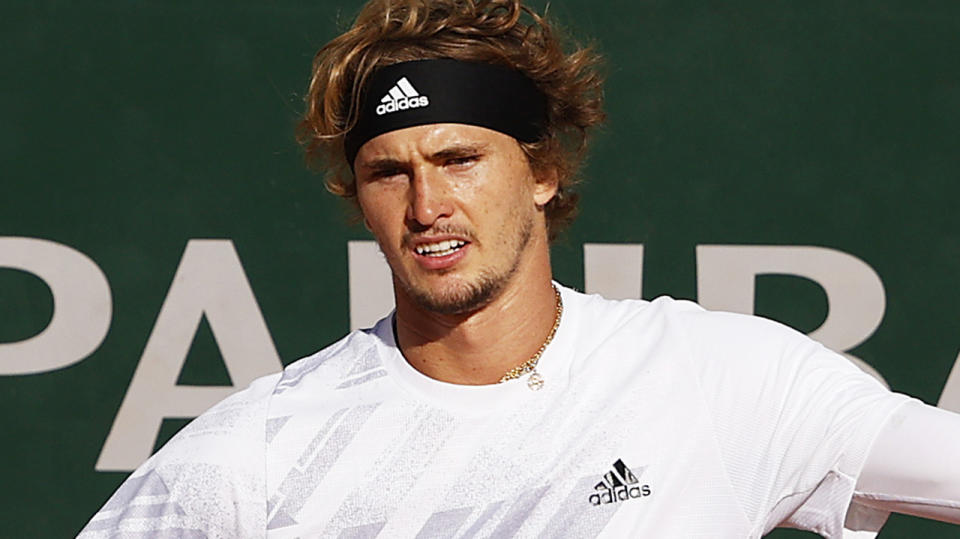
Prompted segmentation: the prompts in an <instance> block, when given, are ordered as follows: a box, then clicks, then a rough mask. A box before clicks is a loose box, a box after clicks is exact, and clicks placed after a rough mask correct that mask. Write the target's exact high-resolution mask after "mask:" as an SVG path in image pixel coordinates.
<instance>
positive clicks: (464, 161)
mask: <svg viewBox="0 0 960 539" xmlns="http://www.w3.org/2000/svg"><path fill="white" fill-rule="evenodd" d="M478 159H480V156H479V155H463V156H458V157H451V158H449V159H447V160H446V161H444V165H445V166H448V167H454V168H465V167H468V166H470V165H472V164H474V163H475V162H477V160H478Z"/></svg>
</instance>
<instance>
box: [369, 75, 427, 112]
mask: <svg viewBox="0 0 960 539" xmlns="http://www.w3.org/2000/svg"><path fill="white" fill-rule="evenodd" d="M429 104H430V99H429V98H427V96H425V95H420V93H419V92H417V89H416V88H414V87H413V85H412V84H410V81H408V80H407V77H401V78H400V80H398V81H397V83H396V84H394V85H393V87H391V88H390V91H389V92H387V95H385V96H383V99H381V100H380V104H379V105H377V116H383V115H384V114H390V113H391V112H396V111H398V110H407V109H416V108H420V107H426V106H428V105H429Z"/></svg>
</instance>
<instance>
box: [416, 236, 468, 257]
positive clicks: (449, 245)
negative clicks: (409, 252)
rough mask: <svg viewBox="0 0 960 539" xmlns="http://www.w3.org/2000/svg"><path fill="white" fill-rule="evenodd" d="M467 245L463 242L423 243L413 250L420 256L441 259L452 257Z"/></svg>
mask: <svg viewBox="0 0 960 539" xmlns="http://www.w3.org/2000/svg"><path fill="white" fill-rule="evenodd" d="M466 245H467V242H466V241H463V240H443V241H437V242H432V243H421V244H418V245H417V246H415V247H414V248H413V250H414V251H416V253H417V254H418V255H420V256H426V257H430V258H441V257H444V256H450V255H452V254H453V253H455V252H457V251H459V250H460V249H463V247H464V246H466Z"/></svg>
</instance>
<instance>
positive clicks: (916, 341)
mask: <svg viewBox="0 0 960 539" xmlns="http://www.w3.org/2000/svg"><path fill="white" fill-rule="evenodd" d="M356 10H357V5H356V4H355V3H348V2H340V3H334V2H325V1H314V2H301V1H289V0H287V1H277V2H271V3H267V2H251V1H244V2H222V1H221V2H202V3H180V2H170V3H165V2H155V1H147V0H141V1H119V0H104V1H99V2H81V3H77V2H65V1H58V0H48V1H38V2H4V9H3V16H2V17H0V182H2V183H0V185H2V187H3V189H2V191H0V193H2V194H0V236H7V237H9V236H20V237H29V238H41V239H47V240H51V241H54V242H57V243H60V244H63V245H67V246H70V247H72V248H73V249H76V250H79V251H81V252H83V253H84V254H86V255H87V256H88V257H89V258H90V259H92V260H93V261H94V262H95V263H96V264H97V266H99V268H100V269H101V270H102V271H103V273H104V274H105V275H106V277H107V278H108V280H109V284H110V290H111V292H112V305H113V312H112V317H111V324H110V330H109V333H108V334H107V336H106V339H105V340H104V341H103V343H102V344H101V345H100V346H99V347H98V348H97V349H96V351H95V352H94V353H92V354H91V355H90V356H89V357H87V358H86V359H85V360H83V361H81V362H79V363H75V364H73V365H72V366H69V367H66V368H62V369H58V370H53V371H49V372H44V373H37V374H26V375H8V376H0V406H2V407H3V409H4V410H5V413H4V414H3V418H2V420H0V421H2V423H0V432H2V433H3V434H2V439H3V443H2V444H0V461H2V463H3V464H2V475H0V477H2V478H3V481H2V483H3V486H2V487H0V536H3V537H67V536H72V535H73V534H75V533H76V532H77V531H78V530H79V529H80V528H81V527H82V525H83V524H84V523H85V522H86V520H87V519H88V518H89V517H90V516H91V515H92V514H93V513H94V512H95V511H96V509H98V508H99V507H100V506H101V505H102V504H103V502H104V501H105V500H106V498H107V497H108V496H109V494H110V493H111V492H112V491H113V490H114V489H115V488H116V487H117V485H118V484H119V483H120V482H121V481H122V480H123V478H124V477H125V476H126V474H125V473H121V472H98V471H96V470H95V469H94V466H95V463H96V461H97V457H98V455H99V453H100V451H101V448H102V447H103V444H104V440H105V438H106V436H107V433H108V431H109V430H110V427H111V424H112V423H113V420H114V417H115V415H116V413H117V409H118V407H119V406H120V403H121V400H122V399H123V396H124V394H125V392H126V390H127V387H128V385H129V384H130V380H131V377H132V376H133V372H134V369H135V368H136V366H137V362H138V360H139V358H140V357H141V354H142V353H143V350H144V347H145V345H146V342H147V338H148V336H149V335H150V333H151V330H152V328H153V327H154V324H155V322H156V320H157V316H158V313H159V311H160V307H161V304H162V302H163V300H164V297H165V296H166V294H167V292H168V290H169V289H170V287H171V282H172V280H173V276H174V272H175V271H176V269H177V265H178V262H179V261H180V258H181V255H182V254H183V251H184V248H185V246H186V243H187V241H188V240H190V239H193V238H224V239H230V240H232V242H233V244H234V245H235V247H236V250H237V253H238V255H239V258H240V260H241V261H242V264H243V269H244V271H245V272H246V275H247V277H248V279H249V281H250V286H251V289H252V290H253V292H254V293H255V295H256V298H257V301H258V304H259V307H260V309H261V311H262V313H263V317H264V319H265V321H266V324H267V327H268V328H269V330H270V334H271V335H272V338H273V342H274V344H275V345H276V348H277V350H278V352H279V354H280V357H281V358H282V360H283V362H284V363H289V362H291V361H293V360H295V359H297V358H298V357H301V356H304V355H307V354H309V353H312V352H313V351H315V350H317V349H319V348H321V347H323V346H324V345H326V344H328V343H330V342H332V341H334V340H336V339H338V338H339V337H340V336H341V335H343V334H344V333H345V332H346V331H347V330H348V328H349V318H348V315H349V310H348V309H349V308H348V305H349V298H348V287H347V282H348V274H347V248H346V242H347V241H348V240H358V239H369V238H368V236H367V235H366V233H365V232H364V231H363V230H362V228H360V227H356V226H353V225H350V224H349V223H348V219H347V217H348V215H349V211H348V209H347V207H346V206H345V205H344V204H342V203H341V202H340V201H338V200H336V199H335V198H334V197H333V196H331V195H328V194H326V193H325V191H324V189H323V187H322V185H321V182H320V179H319V178H318V177H317V176H316V175H313V174H311V173H309V172H307V171H306V170H305V169H304V167H303V166H302V156H301V153H300V150H299V148H298V147H297V145H296V144H295V142H294V141H293V137H292V130H293V127H294V125H295V123H296V120H297V115H298V113H299V111H300V109H301V104H302V101H301V96H302V93H303V91H304V88H305V86H306V82H307V76H308V70H309V66H310V61H311V58H312V56H313V53H314V52H315V50H316V49H317V48H318V47H319V46H320V45H322V44H323V43H324V42H326V41H327V40H328V39H330V38H331V37H333V36H334V35H335V34H336V30H337V29H338V28H342V27H343V26H344V25H346V24H347V23H348V22H349V20H350V19H351V18H352V16H353V15H354V14H355V12H356ZM550 11H551V13H552V14H553V15H554V16H555V17H556V18H558V19H559V20H560V21H562V22H563V23H564V24H565V25H566V26H568V27H569V28H571V29H572V31H573V33H574V34H575V35H577V36H579V37H581V38H583V39H584V40H592V41H595V42H596V46H597V47H598V48H599V49H600V50H601V51H602V52H603V53H604V54H605V55H606V57H607V59H608V64H607V72H608V79H609V83H608V86H607V90H606V95H607V98H608V113H609V123H608V126H607V127H606V128H605V129H604V130H603V131H602V132H600V133H599V135H598V136H597V138H596V141H595V142H596V144H595V146H594V150H593V152H592V157H591V159H590V161H589V164H588V166H587V168H586V174H585V176H586V178H587V181H586V182H585V183H584V184H583V185H582V187H581V192H582V193H583V204H582V212H581V217H580V218H579V220H578V221H577V222H576V224H575V225H574V227H573V228H572V229H571V230H570V231H569V233H567V234H566V235H565V236H564V237H563V238H561V240H560V241H559V242H558V243H557V245H556V246H555V248H554V267H555V274H556V277H557V278H558V280H560V281H561V282H564V283H567V284H570V285H573V286H575V287H579V288H582V287H583V286H584V276H583V271H584V270H583V265H584V263H583V247H582V246H583V244H584V243H598V242H599V243H642V244H644V246H645V262H644V277H643V279H644V281H643V295H644V297H646V298H652V297H655V296H657V295H661V294H670V295H673V296H678V297H688V298H696V297H697V286H696V283H697V275H696V255H695V248H696V246H697V245H703V244H764V245H787V246H790V245H817V246H825V247H829V248H832V249H836V250H839V251H843V252H846V253H850V254H852V255H854V256H856V257H858V258H860V259H861V260H863V261H864V262H866V263H867V264H868V265H869V266H871V267H872V268H873V269H874V270H875V271H876V272H877V274H878V275H879V276H880V277H881V279H882V281H883V284H884V288H885V291H886V311H885V315H884V318H883V321H882V323H881V325H880V326H879V328H878V329H877V331H876V333H875V334H874V335H873V336H872V337H871V338H870V339H869V340H867V341H866V342H865V343H864V344H863V345H862V346H860V347H858V348H857V349H856V350H854V353H855V354H856V355H857V356H858V357H860V358H862V359H864V360H866V361H867V362H869V363H870V364H871V365H873V366H874V367H875V368H876V369H877V370H879V371H880V372H881V373H882V374H883V375H884V377H885V378H886V379H887V381H888V382H889V383H890V385H891V386H892V387H893V388H894V389H895V390H898V391H904V392H907V393H910V394H913V395H915V396H918V397H920V398H922V399H923V400H925V401H927V402H929V403H933V404H936V403H937V401H938V399H939V397H940V393H941V391H942V389H943V387H944V383H945V381H946V380H947V377H948V375H949V373H950V371H951V368H952V366H953V364H954V361H955V359H956V357H957V351H958V339H957V332H956V329H957V325H958V324H957V322H958V308H957V305H960V292H958V290H957V287H956V286H954V280H955V278H956V277H957V276H958V275H960V241H958V230H960V229H958V226H957V225H956V224H955V219H956V215H955V211H954V209H955V208H956V206H957V200H958V195H960V188H958V186H957V179H958V177H957V176H958V173H960V152H957V151H956V149H957V148H958V147H960V140H958V139H960V137H958V130H957V126H958V125H960V69H958V64H957V58H958V57H960V39H958V36H960V4H958V3H956V2H954V1H948V0H929V1H917V0H913V1H909V2H907V1H896V0H877V1H875V2H869V3H868V2H852V1H846V0H833V1H820V0H808V1H804V2H800V1H792V2H786V1H778V0H763V1H760V0H742V1H739V2H716V1H704V0H700V1H697V2H690V1H684V0H680V1H678V0H672V1H662V0H639V1H633V2H626V1H608V2H589V1H562V2H560V1H558V2H553V3H552V4H551V6H550ZM2 257H3V253H2V252H0V259H2ZM755 306H756V309H757V312H758V313H760V314H764V315H766V316H770V317H773V318H776V319H779V320H782V321H784V322H787V323H789V324H791V325H794V326H796V327H798V328H800V329H802V330H805V331H810V330H812V329H813V328H815V327H816V326H817V325H818V324H819V323H820V321H822V320H823V319H824V317H825V316H826V313H827V309H828V305H827V300H826V296H825V294H824V292H823V290H821V289H820V287H818V286H817V285H816V284H815V283H813V282H812V281H810V280H806V279H802V278H798V277H787V276H763V277H761V278H759V279H758V280H757V288H756V300H755ZM52 314H53V300H52V298H51V294H50V290H49V289H48V287H47V285H46V284H45V283H44V281H43V280H41V279H39V278H38V277H36V276H35V275H32V274H31V273H29V272H26V271H22V270H16V269H12V268H9V267H8V268H0V343H10V342H16V341H21V340H24V339H27V338H29V337H31V336H33V335H35V334H37V333H39V332H40V331H41V330H43V329H44V327H45V326H46V325H47V323H48V322H49V321H50V319H51V316H52ZM179 383H180V384H184V385H190V384H213V385H216V384H227V385H229V383H230V378H229V376H228V375H227V373H226V370H225V368H224V365H223V362H222V360H221V356H220V350H219V348H218V346H217V343H216V342H215V341H214V338H213V336H212V335H211V332H210V329H209V328H208V327H207V325H206V323H204V324H202V325H201V327H200V330H199V331H198V332H197V334H196V337H195V339H194V342H193V346H192V347H191V349H190V353H189V356H188V358H187V361H186V364H185V366H184V369H183V371H182V373H181V375H180V379H179ZM184 423H185V421H184V420H182V419H169V420H166V421H165V422H164V428H163V429H162V432H161V436H160V440H159V441H158V443H160V442H162V441H163V440H165V439H166V438H168V437H169V436H170V435H172V433H173V432H175V431H176V430H177V429H178V428H179V427H181V426H182V425H183V424H184ZM794 533H796V532H779V531H778V532H775V534H774V536H780V537H784V536H789V535H792V534H794ZM880 536H881V537H955V536H957V529H955V528H951V527H948V526H945V525H940V524H937V523H929V522H924V521H920V520H918V519H911V518H907V517H899V516H897V517H894V518H892V519H891V521H890V523H889V524H888V526H887V528H886V529H885V530H884V532H883V533H881V535H880Z"/></svg>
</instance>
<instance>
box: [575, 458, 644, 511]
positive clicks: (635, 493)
mask: <svg viewBox="0 0 960 539" xmlns="http://www.w3.org/2000/svg"><path fill="white" fill-rule="evenodd" d="M640 473H641V474H643V469H641V470H640ZM593 489H594V490H595V491H596V493H595V494H591V495H590V503H591V504H593V505H601V504H608V503H618V502H622V501H625V500H629V499H630V498H643V497H644V496H649V495H650V485H641V484H640V481H639V480H638V479H637V476H636V475H634V473H633V471H632V470H631V469H630V468H628V467H627V465H626V464H624V463H623V460H621V459H617V461H616V462H614V463H613V469H612V470H610V471H609V472H607V473H606V474H604V476H603V480H602V481H600V482H599V483H597V484H596V485H594V487H593Z"/></svg>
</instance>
